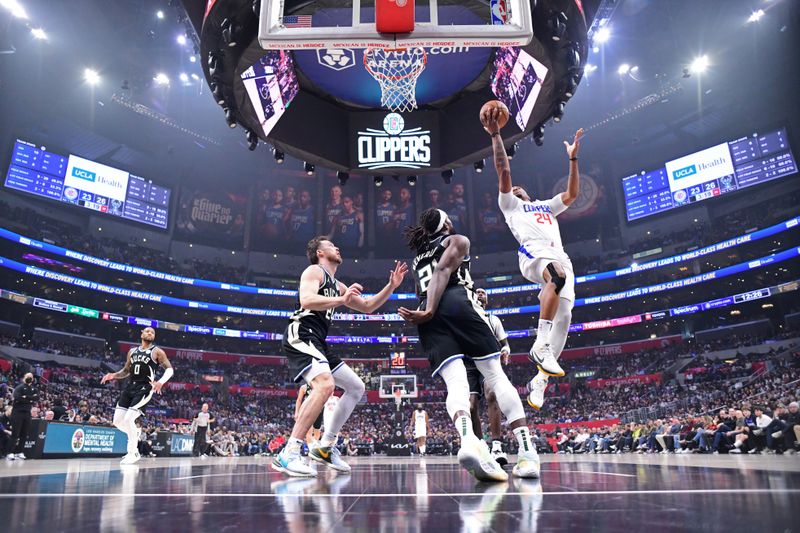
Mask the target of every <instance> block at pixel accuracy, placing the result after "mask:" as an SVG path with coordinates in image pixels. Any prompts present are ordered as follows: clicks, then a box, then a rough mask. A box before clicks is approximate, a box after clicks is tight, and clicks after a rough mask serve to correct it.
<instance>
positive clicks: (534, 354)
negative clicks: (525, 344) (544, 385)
mask: <svg viewBox="0 0 800 533" xmlns="http://www.w3.org/2000/svg"><path fill="white" fill-rule="evenodd" d="M528 359H530V360H531V362H533V363H536V366H537V367H539V371H540V372H544V373H545V374H547V375H548V376H553V377H556V378H560V377H563V376H564V369H563V368H561V365H559V364H558V361H556V358H555V357H554V356H553V351H552V350H551V349H550V343H543V342H542V343H540V342H539V341H538V339H537V341H536V342H534V343H533V346H531V351H530V352H529V353H528Z"/></svg>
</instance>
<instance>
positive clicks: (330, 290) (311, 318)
mask: <svg viewBox="0 0 800 533" xmlns="http://www.w3.org/2000/svg"><path fill="white" fill-rule="evenodd" d="M319 268H320V269H322V272H324V275H325V279H324V281H323V282H322V285H320V287H319V290H317V294H319V295H320V296H327V297H328V298H335V297H337V296H339V282H338V281H336V278H334V277H333V276H331V275H330V274H328V271H327V270H325V269H324V268H322V267H319ZM333 311H334V310H333V309H328V310H326V311H311V310H309V309H303V307H302V306H301V305H300V296H299V295H298V297H297V310H295V312H294V314H293V315H292V318H291V320H292V322H295V323H298V324H299V329H300V330H302V332H303V333H311V334H312V335H314V336H315V337H317V338H318V339H320V340H323V341H324V340H325V337H327V336H328V329H330V327H331V322H332V321H333Z"/></svg>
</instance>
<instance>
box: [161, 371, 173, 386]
mask: <svg viewBox="0 0 800 533" xmlns="http://www.w3.org/2000/svg"><path fill="white" fill-rule="evenodd" d="M172 374H174V371H173V370H172V367H169V368H167V369H166V370H164V375H162V376H161V379H159V380H158V382H159V383H161V384H162V385H163V384H164V383H166V382H167V381H169V378H171V377H172Z"/></svg>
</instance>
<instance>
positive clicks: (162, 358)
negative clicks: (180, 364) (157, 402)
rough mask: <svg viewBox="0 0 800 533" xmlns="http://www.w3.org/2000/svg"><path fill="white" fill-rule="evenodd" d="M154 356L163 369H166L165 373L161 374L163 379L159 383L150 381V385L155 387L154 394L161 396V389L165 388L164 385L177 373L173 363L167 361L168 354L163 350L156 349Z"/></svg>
mask: <svg viewBox="0 0 800 533" xmlns="http://www.w3.org/2000/svg"><path fill="white" fill-rule="evenodd" d="M154 355H155V357H156V361H158V363H159V364H160V365H161V368H163V369H164V373H163V374H161V379H159V380H158V381H150V384H151V385H152V386H153V391H154V392H156V393H157V394H161V387H163V386H164V384H165V383H166V382H167V381H169V379H170V378H171V377H172V375H173V374H174V373H175V371H174V370H172V363H170V362H169V359H167V354H166V353H164V350H162V349H161V348H156V349H155V354H154Z"/></svg>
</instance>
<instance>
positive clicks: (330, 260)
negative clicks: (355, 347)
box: [272, 237, 408, 476]
mask: <svg viewBox="0 0 800 533" xmlns="http://www.w3.org/2000/svg"><path fill="white" fill-rule="evenodd" d="M306 254H307V255H308V260H309V262H310V263H311V266H309V267H308V268H306V269H305V270H304V271H303V274H302V276H301V277H300V290H299V291H298V302H297V310H296V311H295V312H294V314H293V315H292V318H291V321H290V322H289V326H288V327H287V328H286V331H285V332H284V334H283V351H284V353H285V354H286V358H287V359H288V363H289V372H290V376H291V377H292V379H293V380H294V381H295V382H300V381H305V382H306V383H307V384H309V385H311V387H312V388H313V389H314V393H313V394H312V395H311V396H310V397H309V398H308V399H307V400H306V401H305V402H303V404H302V405H301V406H300V411H299V412H298V416H297V418H296V420H295V424H294V428H293V429H292V435H291V437H290V438H289V442H287V443H286V447H285V448H284V449H283V451H281V453H280V454H278V455H277V456H276V457H275V460H274V461H273V462H272V468H273V469H275V470H277V471H279V472H285V473H286V474H289V475H290V476H315V475H316V470H314V469H313V468H311V467H310V466H309V465H307V464H306V463H304V462H303V460H302V458H301V457H300V448H301V447H302V445H303V439H304V438H305V436H306V433H308V429H309V428H310V427H311V425H312V424H313V422H314V420H315V419H316V418H317V417H318V416H319V414H320V413H321V412H322V408H323V406H324V405H325V402H326V401H328V398H330V396H331V394H333V390H334V388H335V387H339V388H341V389H343V390H344V394H343V395H342V396H341V398H339V402H338V404H337V406H336V408H335V409H334V411H333V414H332V415H331V419H330V427H328V424H325V430H324V432H323V434H322V439H320V443H319V446H315V447H312V449H311V450H309V457H311V459H313V460H314V461H317V462H319V463H323V464H325V465H327V466H329V467H331V468H334V469H336V470H339V471H341V472H349V471H350V466H349V465H348V464H347V463H345V462H344V461H342V459H341V458H340V457H339V451H338V450H337V448H336V441H337V439H338V435H339V431H340V430H341V429H342V426H343V425H344V423H345V422H346V421H347V419H348V418H349V417H350V413H352V412H353V408H355V406H356V404H357V403H358V402H359V400H361V397H362V395H363V394H364V383H363V382H362V381H361V379H360V378H359V377H358V376H357V375H356V373H355V372H353V370H352V369H351V368H350V367H349V366H347V364H346V363H345V362H344V361H342V360H341V359H340V358H339V357H338V356H336V355H333V354H328V353H327V351H328V345H327V343H326V342H325V338H326V337H327V336H328V329H329V328H330V325H331V321H332V319H333V312H334V309H336V307H338V306H340V305H344V306H347V307H349V308H350V309H353V310H355V311H358V312H361V313H373V312H374V311H375V310H376V309H378V308H379V307H380V306H382V305H383V304H384V303H385V302H386V301H387V300H388V299H389V296H391V294H392V293H393V292H394V290H395V289H396V288H397V287H399V286H400V284H401V283H402V282H403V278H404V277H405V275H406V272H407V271H408V266H407V265H406V264H405V263H397V266H396V267H395V269H394V270H393V271H391V272H390V273H389V283H387V284H386V286H385V287H384V288H383V289H382V290H381V291H380V292H379V293H377V294H375V295H373V296H370V297H369V298H362V297H361V291H362V290H363V287H362V286H361V285H359V284H358V283H353V284H352V285H350V286H349V287H347V286H346V285H345V284H344V283H342V282H340V281H338V280H337V279H336V277H335V276H336V270H337V269H338V268H339V265H341V264H342V254H341V253H340V252H339V249H338V248H337V247H336V246H335V245H334V244H333V243H332V242H331V241H330V240H328V239H327V238H326V237H315V238H313V239H311V240H310V241H309V242H308V246H307V248H306Z"/></svg>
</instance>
